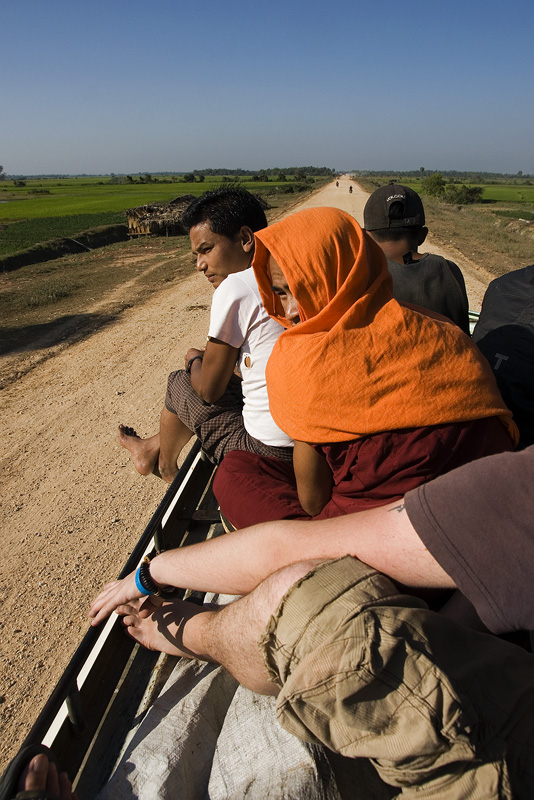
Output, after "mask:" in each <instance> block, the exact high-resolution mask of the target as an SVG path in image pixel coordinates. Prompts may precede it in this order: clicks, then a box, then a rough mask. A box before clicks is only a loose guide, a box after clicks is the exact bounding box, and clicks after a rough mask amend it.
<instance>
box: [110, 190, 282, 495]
mask: <svg viewBox="0 0 534 800" xmlns="http://www.w3.org/2000/svg"><path fill="white" fill-rule="evenodd" d="M182 223H183V225H184V227H185V228H186V229H187V230H188V231H189V237H190V239H191V247H192V250H193V254H194V255H195V256H196V268H197V270H198V271H199V272H203V273H204V274H205V276H206V278H207V279H208V280H209V282H210V283H211V284H212V286H213V287H214V288H215V294H214V296H213V301H212V306H211V317H210V326H209V331H208V342H207V344H206V348H205V349H204V350H199V349H196V348H190V349H189V350H188V351H187V354H186V356H185V363H184V366H185V369H182V370H178V371H176V372H173V373H171V375H170V376H169V380H168V385H167V396H166V399H165V406H164V408H163V410H162V412H161V419H160V431H159V433H157V434H155V435H154V436H151V437H149V438H147V439H141V438H140V437H139V436H138V435H137V434H136V432H135V430H134V429H133V428H130V427H128V426H124V425H120V426H119V442H120V443H121V444H122V446H123V447H125V448H126V449H127V450H128V451H129V452H130V453H131V454H132V457H133V462H134V466H135V468H136V469H137V471H138V472H140V473H141V474H142V475H150V474H151V473H154V474H156V475H157V476H158V477H161V478H163V480H165V481H166V482H168V483H171V482H172V480H173V479H174V477H175V475H176V473H177V471H178V458H179V456H180V453H181V451H182V449H183V447H184V446H185V445H186V444H187V442H188V441H189V440H190V439H191V437H192V436H194V435H196V436H198V438H199V439H200V441H201V442H202V447H203V450H204V452H206V453H207V455H208V456H209V457H210V458H211V459H212V460H213V461H214V462H215V463H219V462H220V461H221V459H222V458H223V456H224V454H225V453H226V452H227V451H228V450H239V449H243V448H244V449H249V450H251V451H253V452H255V453H258V454H260V455H264V456H269V457H271V458H274V459H276V460H279V459H281V460H284V461H291V460H292V457H293V448H292V441H291V439H290V438H289V437H288V436H286V434H284V433H283V432H282V431H281V430H280V428H279V427H278V426H277V425H276V424H275V423H274V421H273V419H272V417H271V415H270V412H269V400H268V396H267V387H266V383H265V366H266V364H267V360H268V358H269V356H270V354H271V351H272V348H273V346H274V344H275V342H276V340H277V338H278V336H279V335H280V334H281V333H282V332H283V330H284V329H283V327H282V326H281V325H280V324H279V323H278V322H277V321H275V320H273V319H271V317H269V315H268V314H267V312H266V311H265V309H264V308H263V306H262V303H261V298H260V293H259V289H258V285H257V283H256V279H255V277H254V272H253V270H252V269H251V268H250V265H251V263H252V258H253V255H254V233H255V231H258V230H260V229H261V228H264V227H265V226H266V225H267V219H266V217H265V212H264V210H263V208H262V207H261V204H260V202H259V201H258V200H257V198H255V197H254V196H253V195H252V194H250V192H247V191H246V190H244V189H235V188H225V187H222V188H220V189H216V190H214V191H211V192H206V193H205V194H204V195H202V196H201V197H199V198H198V199H197V200H195V201H193V203H192V204H191V205H190V206H189V207H188V209H187V210H186V211H185V212H184V214H183V216H182ZM236 366H237V367H238V370H239V373H240V377H238V376H237V375H235V374H234V370H235V368H236Z"/></svg>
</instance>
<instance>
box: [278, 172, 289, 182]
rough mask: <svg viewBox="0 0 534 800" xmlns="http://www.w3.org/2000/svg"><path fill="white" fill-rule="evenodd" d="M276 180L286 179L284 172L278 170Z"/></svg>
mask: <svg viewBox="0 0 534 800" xmlns="http://www.w3.org/2000/svg"><path fill="white" fill-rule="evenodd" d="M277 180H279V181H287V178H286V174H285V172H279V173H278V178H277Z"/></svg>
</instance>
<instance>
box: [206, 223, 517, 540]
mask: <svg viewBox="0 0 534 800" xmlns="http://www.w3.org/2000/svg"><path fill="white" fill-rule="evenodd" d="M253 268H254V271H255V275H256V280H257V282H258V285H259V287H260V292H261V295H262V300H263V303H264V306H265V308H266V310H267V312H268V313H269V315H270V316H272V317H273V318H274V319H277V320H278V321H280V322H281V323H282V324H283V325H284V326H285V327H286V328H287V330H286V331H285V332H284V333H283V334H282V335H281V336H280V337H279V339H278V341H277V343H276V345H275V347H274V349H273V352H272V354H271V357H270V359H269V362H268V365H267V372H266V376H267V387H268V392H269V404H270V410H271V414H272V416H273V419H274V420H275V422H276V423H277V425H278V426H279V427H280V428H281V429H282V430H283V431H285V433H287V435H288V436H290V437H291V438H292V439H294V440H295V450H294V460H293V466H291V465H287V464H281V463H279V462H278V461H277V459H270V458H263V457H260V456H256V455H255V454H250V453H238V452H235V451H233V452H231V453H229V454H227V455H226V457H225V459H224V461H223V462H222V464H221V466H220V467H219V469H218V472H217V475H216V478H215V483H214V491H215V494H216V496H217V499H218V501H219V504H220V506H221V512H222V513H223V515H224V516H225V517H226V518H227V520H228V521H229V522H230V523H231V524H232V525H233V526H234V527H238V528H241V527H245V526H247V525H251V524H254V523H256V522H261V521H266V520H271V519H290V518H305V517H309V518H312V517H320V518H326V517H334V516H339V515H341V514H346V513H349V512H352V511H358V510H361V509H363V508H372V507H374V506H379V505H383V504H386V503H390V502H392V501H393V500H396V499H398V498H401V497H402V496H404V494H405V493H406V492H407V491H409V490H410V489H413V488H415V487H416V486H418V485H420V484H422V483H424V482H426V481H428V480H431V479H432V478H434V477H436V476H437V475H440V474H443V473H445V472H448V471H449V470H451V469H454V468H456V467H458V466H460V465H461V464H464V463H466V462H468V461H472V460H474V459H476V458H480V457H482V456H485V455H491V454H493V453H497V452H502V451H505V450H511V449H513V448H514V445H515V444H516V442H517V429H516V427H515V424H514V423H513V421H512V415H511V413H510V411H509V410H508V409H507V408H506V406H505V405H504V403H503V400H502V398H501V395H500V393H499V391H498V389H497V385H496V382H495V379H494V377H493V375H492V372H491V369H490V368H489V365H488V364H487V362H486V361H485V359H484V358H482V357H481V356H480V354H479V352H478V350H477V348H476V346H475V345H474V344H473V343H472V342H471V340H470V339H469V337H468V336H466V335H465V334H464V333H462V332H461V331H460V330H459V329H458V328H457V326H455V325H453V324H451V323H450V322H449V321H447V320H446V319H445V318H443V317H440V316H439V315H435V314H433V313H432V312H427V311H425V310H423V309H419V308H416V307H414V306H409V305H407V304H402V303H398V302H397V301H396V300H394V298H393V293H392V280H391V276H390V275H389V272H388V270H387V263H386V259H385V256H384V255H383V253H382V251H381V249H380V248H379V246H378V245H377V244H375V242H374V241H373V240H372V239H371V238H370V237H369V236H368V235H367V234H366V233H365V232H364V231H362V229H361V228H360V226H359V225H358V223H357V222H356V221H355V220H354V219H353V218H352V217H351V216H350V215H348V214H346V213H345V212H343V211H340V210H338V209H333V208H316V209H309V210H306V211H301V212H299V213H297V214H294V215H292V216H290V217H287V218H286V219H284V220H282V221H280V222H278V223H276V224H274V225H272V226H271V227H269V228H266V229H265V230H264V231H261V232H259V233H257V234H256V250H255V256H254V261H253ZM238 488H240V489H242V490H243V491H236V490H237V489H238Z"/></svg>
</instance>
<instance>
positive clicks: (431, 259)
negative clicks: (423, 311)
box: [388, 253, 469, 334]
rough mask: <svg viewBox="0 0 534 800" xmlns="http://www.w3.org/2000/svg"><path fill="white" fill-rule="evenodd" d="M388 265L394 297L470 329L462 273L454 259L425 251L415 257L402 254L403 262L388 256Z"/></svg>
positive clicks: (464, 328) (465, 329) (466, 331)
mask: <svg viewBox="0 0 534 800" xmlns="http://www.w3.org/2000/svg"><path fill="white" fill-rule="evenodd" d="M388 269H389V271H390V273H391V277H392V278H393V296H394V298H395V300H401V301H404V302H405V303H413V304H414V305H416V306H421V308H428V309H430V311H435V312H436V313H438V314H443V316H445V317H448V318H449V319H451V320H452V321H453V322H455V323H456V324H457V325H458V326H459V327H460V328H461V329H462V330H463V331H464V333H467V334H468V333H469V303H468V300H467V292H466V289H465V281H464V276H463V275H462V272H461V270H460V267H459V266H458V265H457V264H455V263H454V261H447V260H446V259H445V258H442V256H436V255H434V253H425V254H424V255H423V256H422V257H421V258H420V259H418V260H416V261H414V260H413V259H412V258H411V254H410V256H409V257H405V262H404V264H398V263H397V262H396V261H391V259H389V258H388Z"/></svg>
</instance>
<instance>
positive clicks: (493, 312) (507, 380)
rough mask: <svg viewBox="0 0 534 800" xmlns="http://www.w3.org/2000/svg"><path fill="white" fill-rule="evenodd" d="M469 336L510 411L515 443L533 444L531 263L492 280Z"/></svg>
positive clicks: (533, 296) (533, 279) (533, 282)
mask: <svg viewBox="0 0 534 800" xmlns="http://www.w3.org/2000/svg"><path fill="white" fill-rule="evenodd" d="M473 339H474V340H475V342H476V343H477V345H478V346H479V348H480V349H481V351H482V352H483V353H484V355H485V356H486V358H487V359H488V361H489V363H490V367H491V368H492V370H493V372H494V373H495V377H496V378H497V384H498V386H499V389H500V390H501V393H502V396H503V398H504V402H505V403H506V405H507V406H508V408H509V409H510V410H511V412H512V413H513V415H514V420H515V422H516V425H517V427H518V428H519V433H520V440H519V447H520V448H523V447H526V446H527V445H530V444H534V265H531V266H529V267H524V268H523V269H516V270H513V272H509V273H508V274H507V275H503V276H502V277H500V278H496V279H495V280H494V281H491V283H490V285H489V286H488V288H487V290H486V294H485V295H484V300H483V301H482V309H481V311H480V318H479V320H478V322H477V324H476V327H475V330H474V331H473Z"/></svg>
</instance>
